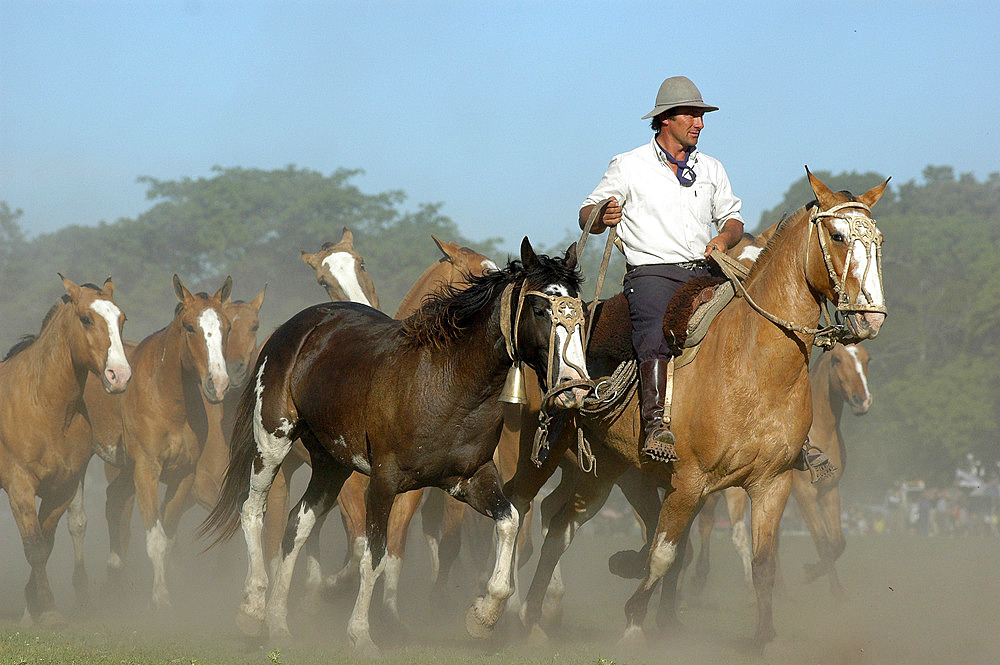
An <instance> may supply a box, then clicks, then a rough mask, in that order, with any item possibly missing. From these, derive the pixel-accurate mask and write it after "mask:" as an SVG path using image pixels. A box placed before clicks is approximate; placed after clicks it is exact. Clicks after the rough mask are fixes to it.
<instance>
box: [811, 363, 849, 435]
mask: <svg viewBox="0 0 1000 665" xmlns="http://www.w3.org/2000/svg"><path fill="white" fill-rule="evenodd" d="M809 382H810V383H811V385H812V396H813V420H820V419H825V420H828V421H830V422H832V423H834V425H836V424H837V423H839V422H840V414H841V412H842V411H843V409H844V396H843V393H842V392H841V389H840V382H839V381H838V380H837V373H836V372H835V371H833V363H832V362H831V357H830V355H829V354H824V355H823V357H822V358H820V361H819V363H817V365H816V369H815V370H814V371H813V372H811V373H810V375H809Z"/></svg>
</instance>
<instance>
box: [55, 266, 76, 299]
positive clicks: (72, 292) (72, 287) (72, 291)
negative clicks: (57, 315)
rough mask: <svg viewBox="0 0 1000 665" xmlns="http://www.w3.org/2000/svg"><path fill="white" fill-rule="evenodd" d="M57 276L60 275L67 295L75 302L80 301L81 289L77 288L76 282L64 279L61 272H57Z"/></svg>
mask: <svg viewBox="0 0 1000 665" xmlns="http://www.w3.org/2000/svg"><path fill="white" fill-rule="evenodd" d="M56 274H57V275H59V279H61V280H62V283H63V288H65V289H66V293H67V294H69V297H70V298H71V299H72V300H73V302H76V301H77V300H79V299H80V287H79V286H77V284H76V282H74V281H73V280H71V279H67V278H65V277H63V276H62V273H61V272H57V273H56Z"/></svg>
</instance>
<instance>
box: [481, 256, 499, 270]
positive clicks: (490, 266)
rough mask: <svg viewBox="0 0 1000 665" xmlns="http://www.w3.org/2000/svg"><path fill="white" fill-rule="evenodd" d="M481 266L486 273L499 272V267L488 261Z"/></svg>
mask: <svg viewBox="0 0 1000 665" xmlns="http://www.w3.org/2000/svg"><path fill="white" fill-rule="evenodd" d="M482 266H483V268H485V269H486V272H500V267H499V266H498V265H497V264H495V263H493V261H490V260H489V259H486V260H484V261H483V262H482Z"/></svg>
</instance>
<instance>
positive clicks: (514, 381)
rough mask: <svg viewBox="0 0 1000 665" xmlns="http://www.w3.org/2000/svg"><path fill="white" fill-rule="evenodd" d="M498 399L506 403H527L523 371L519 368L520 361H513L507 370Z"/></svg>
mask: <svg viewBox="0 0 1000 665" xmlns="http://www.w3.org/2000/svg"><path fill="white" fill-rule="evenodd" d="M500 401H501V402H507V403H508V404H527V403H528V392H527V391H526V390H525V388H524V371H523V370H522V369H521V363H519V362H517V363H514V364H513V365H511V367H510V369H509V370H507V379H506V380H505V381H504V382H503V390H502V391H501V392H500Z"/></svg>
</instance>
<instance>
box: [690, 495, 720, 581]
mask: <svg viewBox="0 0 1000 665" xmlns="http://www.w3.org/2000/svg"><path fill="white" fill-rule="evenodd" d="M718 505H719V495H718V493H715V494H709V495H708V498H707V499H705V505H704V506H702V507H701V512H699V513H698V535H699V536H701V538H700V540H699V542H698V558H697V559H696V560H695V565H694V577H692V578H691V595H693V596H697V595H699V594H701V592H702V591H704V590H705V584H706V583H707V582H708V571H709V570H710V569H711V566H710V564H709V558H708V557H709V553H710V552H711V544H712V528H713V527H714V526H715V508H716V506H718ZM681 567H682V568H683V567H684V564H682V565H681Z"/></svg>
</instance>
